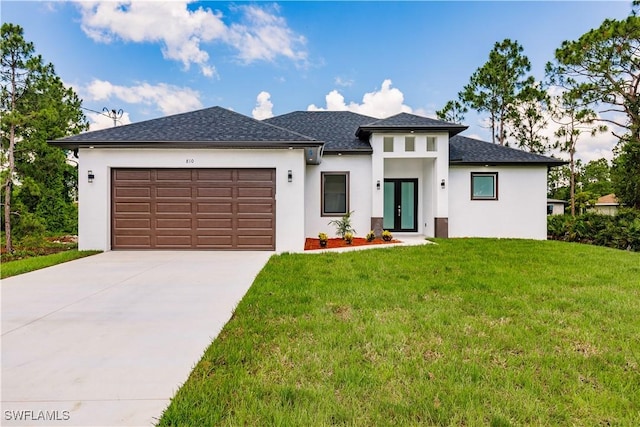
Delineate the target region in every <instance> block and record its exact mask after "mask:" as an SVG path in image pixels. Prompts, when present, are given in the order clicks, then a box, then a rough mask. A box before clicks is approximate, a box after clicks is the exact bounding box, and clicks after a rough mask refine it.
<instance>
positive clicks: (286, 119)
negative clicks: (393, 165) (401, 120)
mask: <svg viewBox="0 0 640 427" xmlns="http://www.w3.org/2000/svg"><path fill="white" fill-rule="evenodd" d="M372 120H375V117H369V116H364V115H362V114H357V113H353V112H351V111H294V112H292V113H288V114H283V115H281V116H276V117H271V118H269V119H265V120H263V121H264V122H266V123H269V124H272V125H276V126H280V127H283V128H286V129H290V130H292V131H294V132H298V133H301V134H304V135H309V136H311V137H312V138H314V139H317V140H319V141H324V142H325V145H324V152H325V153H331V152H334V153H335V152H360V153H371V152H372V150H371V145H369V142H368V141H367V140H366V139H365V140H363V139H360V138H357V137H356V131H357V130H358V128H359V127H360V126H361V125H363V124H365V123H370V122H371V121H372Z"/></svg>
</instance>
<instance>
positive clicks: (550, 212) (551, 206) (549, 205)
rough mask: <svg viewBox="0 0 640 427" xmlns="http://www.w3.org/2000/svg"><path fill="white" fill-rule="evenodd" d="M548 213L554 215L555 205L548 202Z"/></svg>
mask: <svg viewBox="0 0 640 427" xmlns="http://www.w3.org/2000/svg"><path fill="white" fill-rule="evenodd" d="M547 215H553V205H552V204H548V205H547Z"/></svg>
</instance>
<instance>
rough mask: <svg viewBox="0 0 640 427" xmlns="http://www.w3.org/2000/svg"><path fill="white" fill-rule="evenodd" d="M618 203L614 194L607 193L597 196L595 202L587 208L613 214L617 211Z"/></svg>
mask: <svg viewBox="0 0 640 427" xmlns="http://www.w3.org/2000/svg"><path fill="white" fill-rule="evenodd" d="M619 207H620V203H619V202H618V199H617V198H616V195H615V194H607V195H604V196H602V197H599V198H598V200H597V201H596V204H595V205H594V206H593V207H592V208H590V209H589V211H591V212H595V213H599V214H602V215H615V214H616V213H618V208H619Z"/></svg>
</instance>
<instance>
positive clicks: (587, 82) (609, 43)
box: [547, 2, 640, 208]
mask: <svg viewBox="0 0 640 427" xmlns="http://www.w3.org/2000/svg"><path fill="white" fill-rule="evenodd" d="M637 4H638V3H637V2H634V9H635V8H636V7H637ZM547 70H548V71H549V74H550V75H551V76H552V81H553V82H554V83H555V84H558V85H560V86H563V87H565V88H566V89H567V90H569V91H571V93H572V94H573V95H572V96H574V97H576V98H578V99H580V100H581V102H582V103H583V104H585V105H588V106H590V108H592V109H593V110H594V111H595V112H596V113H597V116H596V119H597V120H599V121H601V122H605V123H609V124H612V125H614V127H615V128H616V129H614V130H613V134H614V135H615V136H617V137H618V138H619V147H618V150H617V153H618V155H622V156H627V158H628V159H629V161H628V160H625V159H624V158H623V159H621V160H620V161H616V162H614V169H619V170H618V171H616V172H614V174H622V175H624V176H626V178H625V179H616V180H614V186H615V191H616V195H617V196H618V197H619V199H620V200H621V201H623V202H624V203H627V204H629V205H632V206H636V207H638V208H640V186H639V185H638V184H636V185H626V184H628V183H634V182H635V183H638V182H639V181H640V168H638V167H637V164H636V167H629V166H631V164H632V162H633V161H635V160H637V157H634V153H635V152H636V151H637V148H636V147H637V146H638V145H640V92H639V91H638V89H639V86H640V17H638V16H636V15H635V13H633V12H632V14H631V15H630V16H629V17H627V18H626V19H624V20H611V19H607V20H605V21H604V22H603V23H602V25H601V26H600V27H599V28H596V29H592V30H590V31H589V32H587V33H585V34H584V35H582V36H581V37H580V38H579V39H578V40H575V41H565V42H563V43H562V45H561V47H560V48H559V49H557V50H556V52H555V61H554V63H550V64H548V65H547ZM617 129H621V130H622V131H621V132H620V131H618V130H617ZM628 144H629V147H628V148H626V146H627V145H628ZM633 159H635V160H633Z"/></svg>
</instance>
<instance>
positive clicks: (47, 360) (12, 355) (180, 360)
mask: <svg viewBox="0 0 640 427" xmlns="http://www.w3.org/2000/svg"><path fill="white" fill-rule="evenodd" d="M271 255H272V253H270V252H212V251H202V252H200V251H184V252H178V251H167V252H164V251H163V252H159V251H144V252H143V251H140V252H128V251H114V252H107V253H104V254H100V255H95V256H92V257H88V258H83V259H81V260H77V261H72V262H69V263H65V264H60V265H58V266H55V267H50V268H47V269H44V270H39V271H35V272H32V273H28V274H24V275H20V276H16V277H12V278H9V279H5V280H3V281H2V285H1V293H0V297H1V300H2V301H1V305H2V341H1V345H2V351H1V353H2V360H1V362H2V389H1V390H2V413H1V416H2V419H1V420H0V424H1V425H3V426H4V425H7V426H10V425H35V426H45V425H51V426H150V425H153V424H155V422H156V421H157V420H158V418H159V417H160V415H161V414H162V411H163V410H164V409H165V408H166V406H167V405H168V403H169V400H170V398H171V397H172V396H173V395H174V394H175V392H176V391H177V390H178V388H179V387H180V385H181V384H182V383H183V382H184V381H185V380H186V379H187V377H188V375H189V373H190V372H191V370H192V368H193V366H194V365H195V364H196V362H197V361H198V360H199V359H200V357H201V356H202V353H203V352H204V350H205V349H206V348H207V347H208V345H209V344H210V343H211V341H212V340H213V339H214V338H215V336H216V335H217V334H218V332H219V331H220V329H221V328H222V327H223V326H224V324H225V323H226V322H227V321H228V320H229V318H230V316H231V314H232V312H233V309H234V308H235V306H236V305H237V303H238V302H239V300H240V299H241V298H242V297H243V295H244V294H245V292H246V291H247V290H248V289H249V287H250V285H251V283H252V282H253V279H254V278H255V276H256V274H257V273H258V272H259V271H260V270H261V269H262V267H263V266H264V264H265V263H266V261H267V260H268V259H269V257H270V256H271ZM20 419H21V420H20Z"/></svg>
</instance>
